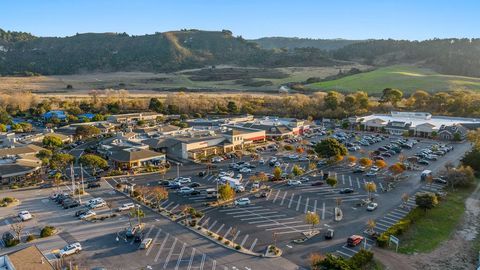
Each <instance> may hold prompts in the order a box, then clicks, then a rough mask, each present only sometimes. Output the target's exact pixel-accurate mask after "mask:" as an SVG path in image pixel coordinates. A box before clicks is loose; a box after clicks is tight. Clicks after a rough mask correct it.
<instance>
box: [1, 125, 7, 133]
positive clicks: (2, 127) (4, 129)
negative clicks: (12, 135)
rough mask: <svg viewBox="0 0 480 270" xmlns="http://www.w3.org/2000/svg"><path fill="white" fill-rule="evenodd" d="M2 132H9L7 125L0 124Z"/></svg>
mask: <svg viewBox="0 0 480 270" xmlns="http://www.w3.org/2000/svg"><path fill="white" fill-rule="evenodd" d="M0 132H7V125H5V124H0Z"/></svg>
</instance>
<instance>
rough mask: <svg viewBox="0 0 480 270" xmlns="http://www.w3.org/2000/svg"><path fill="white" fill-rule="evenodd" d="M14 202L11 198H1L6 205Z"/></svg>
mask: <svg viewBox="0 0 480 270" xmlns="http://www.w3.org/2000/svg"><path fill="white" fill-rule="evenodd" d="M14 201H15V199H14V198H12V197H5V198H3V202H4V203H7V204H8V203H13V202H14Z"/></svg>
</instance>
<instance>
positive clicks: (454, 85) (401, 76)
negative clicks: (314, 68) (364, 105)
mask: <svg viewBox="0 0 480 270" xmlns="http://www.w3.org/2000/svg"><path fill="white" fill-rule="evenodd" d="M389 87H390V88H398V89H401V90H403V91H404V92H406V93H411V92H413V91H415V90H418V89H421V90H425V91H428V92H437V91H447V90H457V89H467V90H480V78H472V77H462V76H453V75H442V74H439V73H436V72H434V71H432V70H430V69H424V68H418V67H414V66H390V67H385V68H379V69H376V70H374V71H370V72H365V73H360V74H356V75H352V76H348V77H344V78H341V79H338V80H333V81H326V82H319V83H314V84H310V85H308V86H307V88H308V89H310V90H337V91H341V92H354V91H357V90H359V89H361V90H363V91H366V92H368V93H371V94H374V93H377V94H378V93H381V91H382V90H383V89H385V88H389Z"/></svg>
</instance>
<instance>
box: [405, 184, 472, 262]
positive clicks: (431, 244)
mask: <svg viewBox="0 0 480 270" xmlns="http://www.w3.org/2000/svg"><path fill="white" fill-rule="evenodd" d="M473 190H474V187H472V188H464V189H457V190H456V191H454V192H451V191H449V194H448V195H447V198H446V200H443V201H441V202H440V204H439V205H438V206H437V207H435V208H433V209H431V210H428V211H427V213H426V214H425V216H423V217H422V218H420V219H419V220H417V221H416V222H415V223H414V224H413V225H412V226H411V227H410V229H409V230H408V231H407V232H406V233H404V234H403V235H402V236H401V238H400V247H399V249H398V250H399V252H401V253H407V254H411V253H414V252H420V253H425V252H430V251H432V250H434V249H435V248H436V247H438V245H439V244H440V243H442V242H443V241H445V240H447V239H449V237H450V235H451V234H452V233H453V231H454V230H455V228H456V226H457V225H458V223H459V222H460V219H461V218H462V215H463V213H464V212H465V200H466V199H467V197H468V196H469V195H470V194H471V193H472V192H473ZM418 210H419V211H421V210H420V209H418ZM414 211H415V210H414Z"/></svg>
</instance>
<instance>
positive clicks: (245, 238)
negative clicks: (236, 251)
mask: <svg viewBox="0 0 480 270" xmlns="http://www.w3.org/2000/svg"><path fill="white" fill-rule="evenodd" d="M247 239H248V234H247V235H245V237H243V240H242V243H241V244H240V246H242V247H243V245H244V244H245V242H246V241H247Z"/></svg>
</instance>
